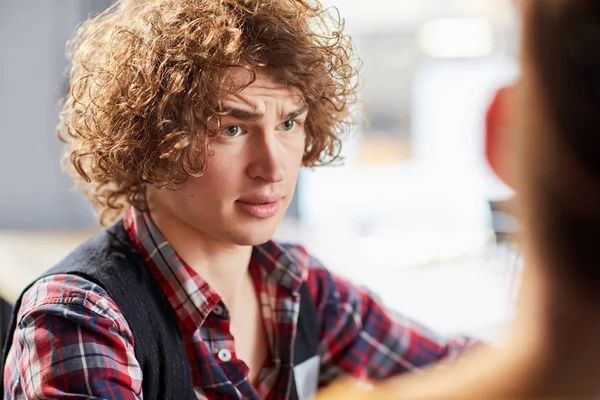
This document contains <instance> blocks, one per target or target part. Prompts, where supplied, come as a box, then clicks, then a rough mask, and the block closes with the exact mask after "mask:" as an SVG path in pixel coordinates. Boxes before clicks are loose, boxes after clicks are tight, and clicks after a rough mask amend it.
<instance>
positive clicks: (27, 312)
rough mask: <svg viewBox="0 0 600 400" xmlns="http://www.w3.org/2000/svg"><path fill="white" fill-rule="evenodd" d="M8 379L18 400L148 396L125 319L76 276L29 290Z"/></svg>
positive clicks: (58, 277)
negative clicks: (29, 399)
mask: <svg viewBox="0 0 600 400" xmlns="http://www.w3.org/2000/svg"><path fill="white" fill-rule="evenodd" d="M4 383H5V388H6V391H7V395H8V396H9V398H17V399H19V398H35V399H59V398H60V399H69V398H77V399H141V398H142V389H141V388H142V385H141V383H142V377H141V369H140V366H139V364H138V362H137V361H136V359H135V354H134V349H133V338H132V335H131V331H130V330H129V327H128V326H127V323H126V321H125V319H124V318H123V316H122V314H121V313H120V311H119V310H118V308H117V306H116V305H115V304H114V302H113V301H112V300H111V299H110V297H109V296H108V294H107V293H106V292H105V291H104V290H102V289H101V288H100V287H98V286H97V285H95V284H93V283H91V282H89V281H87V280H85V279H83V278H80V277H77V276H72V275H55V276H52V277H49V278H44V279H42V280H40V281H39V282H38V283H36V284H35V285H34V286H33V287H32V288H31V289H30V290H28V292H27V293H25V295H24V297H23V302H22V307H21V310H20V312H19V320H18V326H17V329H16V331H15V335H14V337H13V345H12V348H11V351H10V353H9V357H8V360H7V364H6V371H5V375H4ZM11 395H12V396H13V397H11Z"/></svg>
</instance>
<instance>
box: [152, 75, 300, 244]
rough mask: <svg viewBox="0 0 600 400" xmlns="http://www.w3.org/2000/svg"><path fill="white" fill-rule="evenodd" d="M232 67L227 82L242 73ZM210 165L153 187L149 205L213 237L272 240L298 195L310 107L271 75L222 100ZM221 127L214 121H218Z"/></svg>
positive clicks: (259, 77)
mask: <svg viewBox="0 0 600 400" xmlns="http://www.w3.org/2000/svg"><path fill="white" fill-rule="evenodd" d="M239 74H240V73H239V72H232V73H231V75H230V77H229V80H230V83H233V84H235V82H236V81H237V80H238V79H240V75H239ZM222 107H223V109H224V111H227V112H228V115H226V116H224V117H222V118H221V128H220V132H219V136H218V137H217V138H216V139H215V140H214V141H213V142H212V149H213V151H212V152H209V155H208V156H207V160H206V170H205V173H204V175H202V176H201V177H199V178H189V179H188V180H187V181H186V182H185V183H184V184H182V185H179V186H178V187H177V188H176V190H172V189H156V188H150V189H149V193H148V194H149V199H150V203H151V207H152V208H151V210H152V209H154V210H156V211H157V212H158V213H160V214H161V217H162V218H163V219H164V218H165V217H166V218H169V219H170V222H169V224H174V223H175V224H176V225H178V226H181V227H182V229H186V230H187V229H189V228H191V229H192V230H193V231H194V232H196V233H200V234H201V236H205V237H207V239H209V240H215V239H216V240H218V241H222V242H226V243H231V244H238V245H257V244H261V243H264V242H266V241H267V240H269V239H270V238H271V237H272V235H273V233H274V232H275V229H276V228H277V225H278V224H279V222H280V221H281V219H282V217H283V215H284V213H285V211H286V209H287V208H288V206H289V204H290V200H291V199H292V196H293V194H294V188H295V186H296V180H297V178H298V172H299V169H300V166H301V164H302V156H303V154H304V146H305V131H304V124H305V121H306V116H307V107H306V104H305V103H304V102H303V100H302V98H301V96H300V95H299V94H298V93H297V92H296V91H294V90H293V89H291V88H287V87H282V86H280V85H277V84H276V83H275V82H273V81H272V80H271V79H270V78H269V77H268V76H265V75H260V74H257V77H256V81H255V82H254V83H252V84H251V85H250V86H248V87H247V88H245V89H244V90H242V91H241V92H239V93H237V94H232V95H228V96H226V97H225V98H224V99H223V101H222ZM214 128H215V129H216V124H215V125H214Z"/></svg>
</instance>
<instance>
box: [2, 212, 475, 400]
mask: <svg viewBox="0 0 600 400" xmlns="http://www.w3.org/2000/svg"><path fill="white" fill-rule="evenodd" d="M125 226H126V229H127V231H128V233H129V236H130V238H131V239H132V242H133V244H134V246H135V247H136V248H137V250H139V251H140V252H141V254H142V255H143V256H144V257H145V259H146V262H147V264H148V267H149V268H151V270H152V272H153V274H154V276H155V278H156V279H157V281H158V282H159V283H160V286H161V288H162V290H163V291H164V293H165V295H166V296H167V298H168V299H169V302H170V303H171V305H172V306H173V309H174V310H175V311H176V314H177V318H178V322H179V325H180V328H181V332H182V333H183V336H184V340H185V342H186V347H187V354H188V358H189V361H190V365H191V368H192V376H193V382H194V389H195V392H196V397H197V398H198V399H223V398H238V399H259V398H261V399H284V398H285V397H286V393H288V391H289V387H290V383H291V371H290V369H289V368H288V369H286V368H283V366H282V363H281V360H282V359H289V358H290V354H291V352H292V350H293V343H292V340H291V339H290V338H292V337H294V336H295V330H296V326H297V320H298V302H299V300H298V299H299V296H297V293H298V290H299V288H300V285H301V284H302V282H303V281H304V280H306V281H307V284H308V286H309V290H310V292H311V294H312V296H313V301H314V303H315V306H316V309H317V312H318V313H319V314H320V316H321V318H322V321H323V326H322V333H321V339H320V344H319V355H320V357H321V366H320V368H321V369H320V378H319V379H320V382H319V383H320V385H321V386H324V385H327V384H328V383H329V382H331V381H332V380H333V379H335V378H336V377H338V376H340V375H342V374H348V375H352V376H355V377H360V378H371V379H383V378H386V377H389V376H392V375H396V374H399V373H402V372H406V371H410V370H413V369H415V368H419V367H421V366H424V365H427V364H430V363H432V362H434V361H436V360H439V359H441V358H443V357H446V356H449V355H452V354H454V353H456V352H457V351H458V350H460V349H462V348H464V347H465V346H468V345H470V344H472V343H473V342H472V341H470V340H468V339H466V338H460V339H454V340H447V339H444V338H442V337H440V336H437V335H435V334H434V333H432V332H431V331H429V330H427V329H425V328H424V327H422V326H420V325H418V324H416V323H415V322H413V321H410V320H408V319H407V318H404V317H402V316H399V315H397V314H393V313H391V312H389V311H388V310H386V309H385V308H383V307H382V305H381V304H380V303H379V302H378V300H377V299H376V298H375V297H374V296H373V295H372V294H370V293H369V292H367V291H366V290H364V289H361V288H358V287H356V286H354V285H352V284H350V283H349V282H347V281H345V280H343V279H341V278H339V277H337V276H335V275H333V274H331V273H330V272H329V271H328V270H326V269H325V268H324V267H323V266H322V265H321V264H320V263H319V261H317V260H316V259H315V258H313V257H311V256H310V255H309V254H308V253H307V252H306V250H305V249H304V248H302V247H300V246H291V247H290V246H285V247H284V246H281V245H280V244H278V243H276V242H274V241H270V242H268V243H266V244H264V245H261V246H256V247H255V248H254V250H253V253H252V258H251V261H250V265H249V269H250V272H251V274H252V276H253V277H254V282H255V285H256V289H257V292H258V293H259V296H258V298H259V299H261V302H262V303H263V304H262V305H261V306H262V310H263V316H264V324H265V329H266V332H267V337H268V341H269V351H270V360H269V361H268V362H267V363H265V365H264V367H263V369H262V370H261V372H260V376H259V384H258V386H257V387H252V386H251V385H250V383H249V381H248V379H246V380H243V381H241V382H231V381H230V380H229V379H228V378H227V371H226V368H225V364H227V368H232V366H233V367H234V368H239V369H240V371H241V373H242V375H243V376H247V372H248V368H247V367H246V365H245V364H244V363H243V362H241V361H239V360H237V358H236V353H235V342H234V339H233V336H232V335H231V333H230V331H229V316H228V311H227V308H226V307H225V305H224V304H223V303H222V301H221V298H220V296H219V295H218V294H217V293H216V292H215V291H214V290H213V289H212V288H211V287H210V286H209V285H208V284H207V282H206V281H204V280H203V279H202V278H201V277H200V276H198V274H196V273H195V272H194V270H193V269H191V268H190V267H189V266H188V265H186V263H185V262H184V261H183V260H182V259H181V258H179V257H178V256H177V254H176V253H175V251H174V250H173V248H172V247H171V246H170V245H169V244H168V242H167V241H166V240H165V239H164V237H163V236H162V235H161V233H160V232H159V230H158V229H157V227H156V226H155V225H154V223H153V222H152V220H151V219H150V217H149V215H148V214H145V213H139V212H135V211H131V212H129V213H127V215H126V216H125ZM149 328H150V329H151V327H149ZM134 340H135V338H134V337H133V335H132V333H131V330H130V328H129V326H128V324H127V321H126V320H125V319H124V317H123V315H122V313H121V312H120V310H119V308H118V307H117V306H116V304H115V303H114V302H113V300H112V299H111V298H110V297H109V296H108V294H107V293H106V292H105V291H104V290H103V289H102V288H100V287H98V286H97V285H95V284H93V283H91V282H90V281H87V280H85V279H83V278H81V277H78V276H73V275H54V276H51V277H47V278H44V279H41V280H38V281H37V282H36V283H35V284H34V285H33V286H32V287H31V288H30V289H29V290H28V291H27V292H26V293H25V294H24V297H23V302H22V306H21V309H20V310H19V314H18V326H17V330H16V332H15V335H14V338H13V345H12V349H11V351H10V353H9V355H8V360H7V364H6V370H5V374H4V384H5V391H6V395H7V398H8V399H25V398H36V399H58V398H60V399H67V398H78V399H81V398H88V399H92V398H103V399H142V398H143V393H142V380H143V376H142V371H141V369H140V366H139V364H138V362H137V360H136V358H135V353H134ZM223 354H225V357H224V356H223ZM229 357H231V360H230V361H229V362H224V361H223V359H224V358H229Z"/></svg>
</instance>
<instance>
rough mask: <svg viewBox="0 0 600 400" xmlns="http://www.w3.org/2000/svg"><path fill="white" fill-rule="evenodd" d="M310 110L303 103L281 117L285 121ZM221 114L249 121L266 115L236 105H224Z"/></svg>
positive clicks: (256, 120)
mask: <svg viewBox="0 0 600 400" xmlns="http://www.w3.org/2000/svg"><path fill="white" fill-rule="evenodd" d="M307 110H308V104H304V105H302V107H300V108H299V109H297V110H294V111H291V112H289V113H287V114H282V115H280V116H279V118H280V119H281V120H283V121H287V120H290V119H294V118H298V117H299V116H301V115H302V114H304V113H305V112H306V111H307ZM221 116H227V117H233V118H235V119H239V120H242V121H248V122H258V121H260V120H262V119H263V117H264V115H263V114H262V113H259V112H254V111H250V110H244V109H243V108H235V107H227V106H224V107H222V108H221Z"/></svg>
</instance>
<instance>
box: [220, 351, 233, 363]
mask: <svg viewBox="0 0 600 400" xmlns="http://www.w3.org/2000/svg"><path fill="white" fill-rule="evenodd" d="M217 357H219V360H221V361H223V362H229V361H231V352H230V351H229V350H227V349H221V350H219V352H218V353H217Z"/></svg>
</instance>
